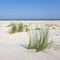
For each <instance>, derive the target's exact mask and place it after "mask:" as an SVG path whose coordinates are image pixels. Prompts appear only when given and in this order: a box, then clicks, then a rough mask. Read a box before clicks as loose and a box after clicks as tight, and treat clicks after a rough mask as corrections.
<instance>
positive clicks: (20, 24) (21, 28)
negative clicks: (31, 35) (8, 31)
mask: <svg viewBox="0 0 60 60" xmlns="http://www.w3.org/2000/svg"><path fill="white" fill-rule="evenodd" d="M23 30H24V29H23V23H19V24H18V26H17V32H22V31H23Z"/></svg>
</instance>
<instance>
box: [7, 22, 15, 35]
mask: <svg viewBox="0 0 60 60" xmlns="http://www.w3.org/2000/svg"><path fill="white" fill-rule="evenodd" d="M8 27H11V29H10V31H9V33H10V34H13V33H15V32H16V24H15V23H11V24H10V25H8Z"/></svg>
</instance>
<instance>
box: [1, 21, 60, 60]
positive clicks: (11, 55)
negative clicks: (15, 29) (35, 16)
mask: <svg viewBox="0 0 60 60" xmlns="http://www.w3.org/2000/svg"><path fill="white" fill-rule="evenodd" d="M53 22H54V21H53ZM53 22H52V23H53ZM8 23H9V21H8V22H4V21H3V22H1V21H0V25H1V26H2V27H1V28H0V60H60V50H58V51H54V50H52V49H50V50H49V49H46V50H45V51H40V52H34V51H33V50H27V49H26V48H25V47H24V45H28V42H29V36H28V33H26V32H21V33H15V34H12V35H11V34H9V33H8V28H7V27H6V25H7V24H8ZM41 23H43V22H41ZM44 23H45V22H44ZM48 23H49V21H48ZM54 23H56V24H58V23H60V21H57V22H54ZM50 35H51V37H52V39H53V40H54V41H56V43H59V44H60V42H59V41H60V30H59V29H56V30H50Z"/></svg>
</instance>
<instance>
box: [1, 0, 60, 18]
mask: <svg viewBox="0 0 60 60" xmlns="http://www.w3.org/2000/svg"><path fill="white" fill-rule="evenodd" d="M0 19H60V0H0Z"/></svg>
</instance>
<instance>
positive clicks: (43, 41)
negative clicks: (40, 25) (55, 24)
mask: <svg viewBox="0 0 60 60" xmlns="http://www.w3.org/2000/svg"><path fill="white" fill-rule="evenodd" d="M48 32H49V29H48V28H44V29H42V30H41V31H39V30H38V31H35V32H33V33H32V34H34V36H33V37H32V36H31V35H32V34H31V35H30V40H29V45H28V48H29V49H36V50H37V51H42V50H44V49H46V48H48V47H50V46H51V42H49V40H48V34H49V33H48Z"/></svg>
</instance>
